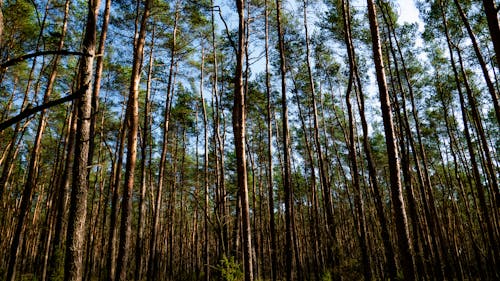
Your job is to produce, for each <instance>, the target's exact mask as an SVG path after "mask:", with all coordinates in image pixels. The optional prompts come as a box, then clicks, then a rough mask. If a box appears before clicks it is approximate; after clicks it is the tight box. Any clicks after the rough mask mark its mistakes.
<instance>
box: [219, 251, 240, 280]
mask: <svg viewBox="0 0 500 281" xmlns="http://www.w3.org/2000/svg"><path fill="white" fill-rule="evenodd" d="M217 270H218V271H219V272H220V275H221V280H225V281H237V280H243V269H242V267H241V264H240V263H238V262H236V261H235V260H234V257H229V258H228V257H226V256H225V255H224V256H223V257H222V259H221V260H220V263H219V265H218V266H217Z"/></svg>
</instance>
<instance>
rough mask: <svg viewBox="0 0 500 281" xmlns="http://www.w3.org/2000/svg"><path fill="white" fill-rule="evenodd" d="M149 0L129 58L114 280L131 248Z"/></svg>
mask: <svg viewBox="0 0 500 281" xmlns="http://www.w3.org/2000/svg"><path fill="white" fill-rule="evenodd" d="M152 2H153V1H152V0H146V3H145V7H144V12H143V14H142V18H141V24H140V29H139V34H138V37H137V39H136V40H134V58H133V62H132V74H131V82H130V89H129V100H128V106H127V114H126V119H127V123H128V128H129V130H128V137H127V162H126V166H125V185H124V190H123V191H124V192H123V199H122V213H121V215H122V217H121V227H120V246H119V249H118V260H117V264H116V277H115V280H118V281H125V280H127V271H128V267H127V264H128V255H129V252H130V251H129V248H130V235H131V228H132V225H131V224H132V215H133V214H132V193H133V191H134V178H135V177H134V174H135V166H136V165H135V164H136V157H137V133H138V129H139V84H140V81H141V69H142V61H143V57H144V45H145V42H146V29H147V21H148V18H149V14H150V10H151V6H152V4H153V3H152Z"/></svg>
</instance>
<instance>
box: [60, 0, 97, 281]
mask: <svg viewBox="0 0 500 281" xmlns="http://www.w3.org/2000/svg"><path fill="white" fill-rule="evenodd" d="M99 3H100V0H89V1H88V14H87V24H86V28H85V36H84V39H83V52H84V53H87V54H91V55H92V56H89V57H84V58H82V59H81V60H80V70H79V82H78V85H79V87H78V88H81V87H87V89H86V91H85V93H83V95H82V96H81V97H80V98H79V99H78V101H77V104H78V117H79V118H78V121H77V130H76V145H75V159H74V161H75V162H74V165H73V182H72V190H71V199H70V208H69V209H70V212H69V219H68V222H69V224H68V234H67V240H66V241H67V242H66V244H67V246H66V258H65V267H64V280H65V281H70V280H71V281H80V280H82V278H83V273H84V270H83V255H84V253H83V251H84V248H83V247H84V244H85V241H84V240H85V237H84V232H85V231H84V230H85V222H86V217H87V189H88V178H87V173H88V156H89V130H90V117H91V116H90V114H91V109H92V105H91V102H92V87H91V80H92V74H93V63H94V54H95V45H96V24H97V15H98V12H99Z"/></svg>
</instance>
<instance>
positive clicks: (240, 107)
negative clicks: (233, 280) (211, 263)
mask: <svg viewBox="0 0 500 281" xmlns="http://www.w3.org/2000/svg"><path fill="white" fill-rule="evenodd" d="M236 7H237V9H238V18H239V23H238V46H237V48H238V49H237V52H236V56H237V57H236V71H235V77H234V82H235V88H234V107H233V130H234V142H235V146H236V172H237V174H238V190H239V195H240V200H241V206H242V208H241V216H242V228H243V231H242V236H243V239H242V240H243V257H244V261H243V262H244V263H243V268H244V271H245V281H252V280H253V262H252V252H253V249H252V231H251V226H250V210H249V204H248V182H247V166H246V149H245V122H246V121H245V120H246V116H245V115H246V113H245V92H244V90H243V61H244V55H245V11H244V1H243V0H236Z"/></svg>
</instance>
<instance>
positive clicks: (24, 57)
mask: <svg viewBox="0 0 500 281" xmlns="http://www.w3.org/2000/svg"><path fill="white" fill-rule="evenodd" d="M44 55H60V56H71V55H75V56H86V57H91V56H92V55H91V54H87V53H82V52H74V51H68V50H60V51H40V52H35V53H31V54H26V55H22V56H20V57H17V58H13V59H11V60H8V61H6V62H3V63H2V64H1V65H0V69H5V68H7V67H9V66H12V65H15V64H18V63H20V62H22V61H25V60H27V59H31V58H34V57H38V56H44Z"/></svg>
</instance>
